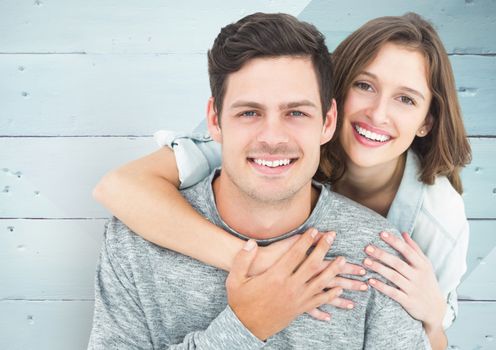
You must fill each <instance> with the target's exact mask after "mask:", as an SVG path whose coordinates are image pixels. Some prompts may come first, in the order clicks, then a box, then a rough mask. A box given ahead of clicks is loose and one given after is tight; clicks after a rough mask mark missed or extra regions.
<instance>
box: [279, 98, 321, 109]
mask: <svg viewBox="0 0 496 350" xmlns="http://www.w3.org/2000/svg"><path fill="white" fill-rule="evenodd" d="M297 107H313V108H318V107H317V106H316V105H315V103H313V102H312V101H309V100H301V101H294V102H288V103H283V104H281V105H279V109H281V110H283V109H291V108H297Z"/></svg>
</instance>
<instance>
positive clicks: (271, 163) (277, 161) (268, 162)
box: [248, 155, 298, 175]
mask: <svg viewBox="0 0 496 350" xmlns="http://www.w3.org/2000/svg"><path fill="white" fill-rule="evenodd" d="M297 159H298V158H297V157H288V156H273V155H271V156H264V157H249V158H248V162H249V163H250V164H251V165H252V166H253V167H254V168H255V169H256V170H257V171H259V172H262V173H263V174H267V175H277V174H282V173H283V172H285V171H286V170H288V169H289V168H291V167H292V166H293V164H294V162H295V161H296V160H297Z"/></svg>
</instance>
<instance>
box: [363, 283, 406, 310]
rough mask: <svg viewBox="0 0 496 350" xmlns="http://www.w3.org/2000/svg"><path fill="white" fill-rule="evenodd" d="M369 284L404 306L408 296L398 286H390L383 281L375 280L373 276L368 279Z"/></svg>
mask: <svg viewBox="0 0 496 350" xmlns="http://www.w3.org/2000/svg"><path fill="white" fill-rule="evenodd" d="M369 284H370V285H371V286H372V287H374V288H375V289H377V290H378V291H380V292H381V293H383V294H385V295H387V296H388V297H390V298H391V299H393V300H395V301H397V302H398V303H400V304H401V305H402V306H403V307H405V306H406V304H407V302H408V296H407V295H406V294H405V293H404V292H402V291H401V290H399V289H398V288H394V287H391V286H389V285H387V284H386V283H384V282H381V281H379V280H376V279H375V278H371V279H369Z"/></svg>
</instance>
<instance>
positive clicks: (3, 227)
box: [0, 219, 107, 300]
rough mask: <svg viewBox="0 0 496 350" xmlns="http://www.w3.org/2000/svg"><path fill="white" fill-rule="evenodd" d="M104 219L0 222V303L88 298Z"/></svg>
mask: <svg viewBox="0 0 496 350" xmlns="http://www.w3.org/2000/svg"><path fill="white" fill-rule="evenodd" d="M106 221H107V220H105V219H99V220H0V241H1V242H2V244H1V245H0V266H3V267H5V268H1V269H0V281H2V286H1V287H0V300H6V299H8V300H21V299H28V300H60V299H64V300H82V299H87V300H92V299H94V279H95V271H96V266H97V263H98V257H99V254H100V246H101V242H102V237H103V232H104V226H105V223H106Z"/></svg>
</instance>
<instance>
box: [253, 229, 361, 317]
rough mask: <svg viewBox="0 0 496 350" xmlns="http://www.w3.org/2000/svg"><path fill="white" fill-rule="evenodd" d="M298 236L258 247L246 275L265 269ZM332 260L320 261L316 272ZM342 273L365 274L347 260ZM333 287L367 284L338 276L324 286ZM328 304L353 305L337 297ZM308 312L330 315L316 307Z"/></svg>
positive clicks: (277, 258) (354, 286) (355, 287)
mask: <svg viewBox="0 0 496 350" xmlns="http://www.w3.org/2000/svg"><path fill="white" fill-rule="evenodd" d="M300 236H301V235H294V236H292V237H290V238H286V239H284V240H281V241H279V242H276V243H272V244H270V245H268V246H266V247H258V252H257V257H256V259H255V260H254V261H253V263H252V264H251V266H250V270H249V273H248V275H249V276H254V275H259V274H262V273H264V272H265V271H267V270H268V269H269V268H270V267H271V266H273V265H274V264H275V263H276V262H277V261H278V260H279V259H280V258H281V257H282V256H283V255H284V254H285V253H286V252H287V251H288V250H289V249H290V248H291V247H292V246H293V245H294V244H295V242H296V241H298V239H299V237H300ZM318 237H320V234H319V235H317V236H316V239H318ZM314 243H315V242H314ZM332 261H333V260H326V261H324V262H322V264H321V266H320V268H319V269H318V272H321V271H323V270H324V269H325V268H326V267H327V266H328V265H329V264H330V263H331V262H332ZM342 274H348V275H357V276H363V275H364V274H365V269H364V268H363V267H362V266H359V265H354V264H351V263H348V262H347V263H345V265H344V267H343V272H342ZM335 287H341V288H342V289H347V290H357V291H366V290H367V289H368V285H367V284H366V283H364V282H362V281H358V280H353V279H349V278H345V277H340V276H336V277H334V278H332V279H331V280H330V281H329V283H328V285H327V286H326V288H335ZM329 304H330V305H333V306H335V307H338V308H341V309H352V308H353V307H354V306H355V305H354V303H353V302H352V301H351V300H348V299H344V298H339V297H336V298H334V299H333V300H332V301H331V302H330V303H329ZM308 314H309V315H310V316H312V317H313V318H315V319H317V320H321V321H328V320H330V315H329V314H328V313H326V312H323V311H321V310H319V309H317V308H315V309H313V310H311V311H309V312H308Z"/></svg>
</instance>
